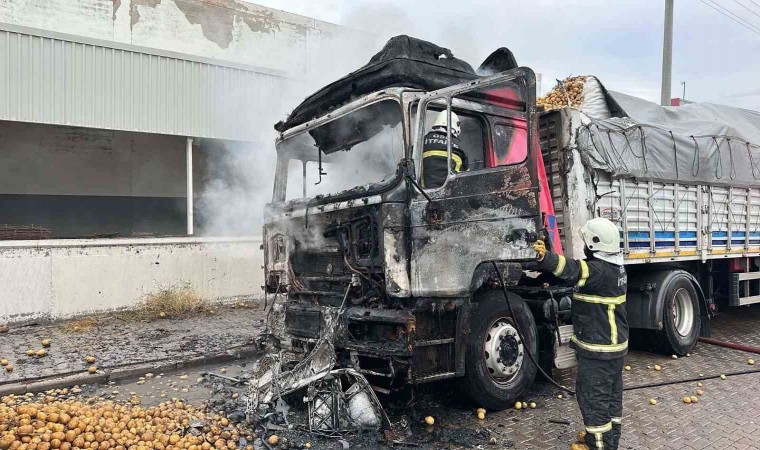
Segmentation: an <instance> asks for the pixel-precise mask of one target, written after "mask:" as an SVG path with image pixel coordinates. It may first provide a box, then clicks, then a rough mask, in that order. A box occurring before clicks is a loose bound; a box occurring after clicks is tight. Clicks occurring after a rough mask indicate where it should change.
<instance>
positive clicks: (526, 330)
mask: <svg viewBox="0 0 760 450" xmlns="http://www.w3.org/2000/svg"><path fill="white" fill-rule="evenodd" d="M509 299H510V302H511V304H512V310H513V311H514V313H515V317H512V316H511V315H510V313H509V308H508V307H507V304H506V302H505V299H504V295H503V293H502V292H501V291H489V292H487V293H485V294H483V295H482V296H481V297H480V298H479V299H478V302H477V306H476V307H475V308H474V311H473V313H472V318H471V321H470V333H469V335H468V338H467V339H468V340H467V349H466V353H465V377H464V379H463V380H462V389H463V391H464V393H465V395H467V396H468V397H469V398H470V399H471V400H472V401H473V402H475V404H476V405H478V406H481V407H484V408H487V409H491V410H502V409H506V408H508V407H510V406H512V405H513V402H514V401H515V400H516V399H518V398H520V397H521V396H523V395H524V394H525V393H526V392H527V391H528V389H530V387H531V386H532V385H533V381H534V380H535V378H536V366H535V365H534V364H533V363H532V362H531V360H530V357H529V356H528V355H526V354H525V352H526V351H530V352H531V354H532V355H533V356H534V358H537V357H538V332H537V330H536V322H535V320H534V319H533V314H532V313H531V312H530V309H528V306H527V305H526V304H525V302H524V301H523V300H522V299H521V298H520V297H519V296H517V295H515V294H512V293H509ZM517 327H519V329H520V332H521V333H522V335H523V337H524V338H525V340H526V341H527V342H522V340H521V339H520V337H519V336H518V334H517Z"/></svg>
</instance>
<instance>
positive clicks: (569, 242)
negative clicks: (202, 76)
mask: <svg viewBox="0 0 760 450" xmlns="http://www.w3.org/2000/svg"><path fill="white" fill-rule="evenodd" d="M600 92H601V94H600V95H601V96H602V98H604V101H605V104H606V109H605V113H604V114H602V117H598V118H596V117H591V116H590V115H589V114H587V113H584V112H583V111H582V110H581V109H578V108H561V109H558V110H553V111H541V108H538V107H537V104H536V84H535V75H534V73H533V71H532V70H531V69H529V68H525V67H518V66H517V63H516V61H515V59H514V57H513V56H512V54H511V52H509V50H507V49H505V48H502V49H499V50H497V51H495V52H494V53H493V54H492V55H491V56H490V57H489V58H488V59H486V61H484V63H483V64H482V65H481V66H480V67H479V68H478V69H477V70H473V68H472V67H471V66H470V65H469V64H467V63H466V62H464V61H461V60H459V59H457V58H455V57H454V56H453V54H451V52H450V51H449V50H447V49H445V48H442V47H438V46H436V45H434V44H431V43H428V42H425V41H420V40H417V39H414V38H411V37H408V36H398V37H396V38H393V39H391V40H390V41H389V42H388V44H386V46H385V47H384V48H383V50H382V51H381V52H379V53H378V54H377V55H375V56H374V57H373V58H372V59H371V60H370V62H369V63H368V64H367V65H366V66H364V67H362V68H361V69H359V70H357V71H356V72H353V73H352V74H350V75H348V76H346V77H344V78H343V79H340V80H338V81H336V82H334V83H332V84H330V85H328V86H326V87H325V88H323V89H321V90H320V91H318V92H316V93H315V94H313V95H312V96H310V97H308V98H307V99H306V100H304V102H303V103H302V104H301V105H299V106H298V107H297V108H296V109H295V110H294V111H293V113H292V114H290V115H289V116H288V119H287V120H286V121H284V122H280V123H278V124H276V125H275V128H276V129H277V131H278V132H279V137H278V138H277V141H276V147H277V157H278V159H277V167H276V176H275V184H274V193H273V198H272V202H271V203H270V204H268V205H267V207H266V211H265V224H264V230H263V233H264V234H263V235H264V244H263V249H264V257H265V290H266V292H267V295H268V296H273V297H274V298H275V300H276V304H275V305H274V306H273V312H272V313H271V314H270V330H271V331H272V332H273V333H274V334H276V335H277V336H278V338H279V339H280V342H281V344H282V345H283V346H284V347H285V348H287V349H289V350H290V351H291V352H292V353H293V354H295V355H301V356H304V355H308V354H309V353H310V352H311V351H312V350H313V349H314V348H315V347H316V346H317V345H318V344H319V343H324V339H325V336H329V339H330V341H331V345H332V346H334V350H335V354H336V357H337V361H336V364H338V365H340V366H343V367H350V368H352V369H354V370H356V371H358V372H359V373H361V374H363V375H364V376H365V377H366V378H367V379H368V380H369V381H370V383H371V384H372V386H373V387H374V388H375V389H376V390H377V391H378V392H390V391H393V390H397V389H401V388H403V387H405V386H408V385H419V384H422V383H429V382H434V381H439V380H444V379H450V378H458V379H459V380H458V382H459V384H460V385H461V388H462V389H463V391H464V392H465V393H466V394H467V395H469V396H470V397H471V398H472V399H473V400H474V401H475V402H476V403H478V404H480V405H482V406H484V407H487V408H491V409H503V408H505V407H507V406H509V405H511V404H512V403H513V401H514V399H516V398H518V397H520V396H521V395H522V394H524V393H525V392H526V391H527V390H528V389H529V388H530V387H531V385H532V383H533V381H534V379H535V377H536V373H537V365H536V364H534V363H533V361H534V360H535V361H536V363H537V364H538V365H539V366H543V367H544V368H545V369H547V370H548V369H551V368H552V367H558V368H566V367H570V366H572V365H573V363H574V354H573V351H572V350H570V349H569V348H568V346H567V344H568V342H569V340H570V337H571V336H572V324H571V323H570V322H569V318H570V311H571V308H572V302H573V289H572V287H566V286H555V285H547V283H545V281H546V280H545V279H543V278H542V277H541V276H539V274H538V273H536V272H533V271H531V270H530V267H531V263H533V262H535V260H536V254H535V252H534V251H533V250H532V243H533V242H535V241H536V240H538V239H544V240H545V241H546V242H547V243H548V246H549V247H550V248H551V249H552V250H553V251H555V252H558V253H563V254H565V255H566V256H568V257H575V258H581V257H582V255H583V244H582V241H581V240H580V237H579V236H578V234H577V233H578V230H579V229H580V227H581V226H582V224H583V223H584V222H585V221H586V220H587V219H589V218H592V217H606V218H608V219H610V220H613V221H614V222H615V223H616V224H617V225H618V227H619V229H620V232H621V237H622V242H623V244H622V245H623V247H622V249H621V250H622V251H623V253H624V255H625V264H626V268H627V270H628V271H629V274H630V275H629V285H628V286H629V289H628V294H627V302H626V303H625V305H626V309H627V314H628V318H629V321H630V324H631V327H633V328H635V330H634V331H635V332H637V333H634V337H635V338H636V339H637V340H639V341H641V342H642V345H647V346H653V347H657V348H658V349H660V350H661V351H665V352H669V353H670V352H672V353H674V354H679V355H682V354H686V353H687V352H689V351H691V349H692V348H693V347H694V345H695V344H696V342H697V339H698V337H699V336H700V335H706V334H709V321H710V318H711V317H712V316H713V315H714V314H716V313H717V310H718V305H719V304H721V303H723V304H725V305H726V306H740V305H745V304H749V303H753V302H756V301H760V271H758V260H757V259H756V258H757V257H758V256H760V204H759V203H760V187H753V184H754V182H753V181H754V179H755V178H754V176H755V174H756V173H757V175H758V176H760V170H755V163H754V156H755V155H756V152H757V146H756V145H755V144H753V143H752V142H760V138H759V139H758V140H752V139H754V136H753V135H752V133H756V132H758V127H757V123H760V122H758V121H757V119H758V116H757V114H756V113H751V112H744V111H741V110H736V109H733V108H719V109H721V113H723V114H724V116H725V118H735V119H737V122H736V124H737V128H736V129H733V128H732V129H731V130H717V131H715V130H713V131H710V132H708V131H709V130H708V131H704V130H703V129H699V130H698V128H699V126H697V125H695V124H697V123H698V122H699V117H694V114H696V113H695V112H691V113H690V114H691V116H690V114H686V115H685V116H683V117H680V116H679V115H678V114H676V113H675V112H673V111H671V110H668V111H665V112H662V114H663V115H664V116H663V117H661V116H658V114H660V112H659V111H662V110H661V108H659V107H656V108H659V109H653V105H651V104H648V103H647V102H642V101H638V100H636V99H632V98H629V97H626V96H622V95H616V94H613V93H609V92H607V91H606V90H605V89H604V88H603V86H601V91H600ZM442 112H444V113H445V114H447V117H449V118H450V117H451V116H450V115H451V114H452V113H455V114H456V115H457V116H458V117H459V118H460V120H461V134H460V136H459V138H460V140H461V146H462V148H463V149H464V150H465V151H466V152H467V156H468V160H469V161H470V164H469V168H468V170H466V171H461V172H454V171H452V172H451V173H449V175H448V178H447V179H446V182H445V183H444V184H443V186H441V187H437V188H433V189H425V188H423V187H422V184H421V180H420V173H421V159H422V146H423V137H424V136H425V134H426V133H427V132H428V131H430V129H431V126H432V123H433V121H434V120H435V117H436V116H437V115H438V114H440V113H442ZM716 114H717V113H716ZM741 117H743V119H741V120H740V119H739V118H741ZM742 120H743V122H742ZM753 121H754V123H753ZM708 122H709V121H708ZM449 123H451V122H450V121H449ZM674 124H675V125H677V126H673V127H671V128H667V127H668V126H669V125H674ZM702 125H704V124H702ZM690 127H692V128H690ZM684 130H686V131H685V132H684ZM689 130H692V131H689ZM448 133H449V135H448V142H449V145H448V148H447V157H448V159H449V161H451V154H452V151H451V148H450V146H451V144H450V143H451V135H450V133H451V131H450V130H449V131H448ZM710 133H712V134H710ZM751 140H752V142H750V141H751ZM710 142H714V144H717V147H716V146H715V145H712V144H710ZM757 156H758V157H760V154H757ZM669 158H670V159H669ZM718 170H720V172H718ZM718 174H720V175H721V177H720V178H716V177H717V175H718ZM621 345H627V343H621ZM297 359H298V358H296V360H297Z"/></svg>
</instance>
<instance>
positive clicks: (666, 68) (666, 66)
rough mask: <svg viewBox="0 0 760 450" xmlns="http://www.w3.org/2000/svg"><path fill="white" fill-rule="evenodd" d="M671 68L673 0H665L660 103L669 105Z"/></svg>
mask: <svg viewBox="0 0 760 450" xmlns="http://www.w3.org/2000/svg"><path fill="white" fill-rule="evenodd" d="M672 68H673V0H665V33H664V37H663V41H662V93H661V94H660V104H661V105H662V106H670V83H671V72H672Z"/></svg>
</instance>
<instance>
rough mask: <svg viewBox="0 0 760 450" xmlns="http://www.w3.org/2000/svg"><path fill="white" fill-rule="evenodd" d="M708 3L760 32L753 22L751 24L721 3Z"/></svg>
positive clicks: (712, 1)
mask: <svg viewBox="0 0 760 450" xmlns="http://www.w3.org/2000/svg"><path fill="white" fill-rule="evenodd" d="M708 1H709V2H710V3H712V4H714V5H715V6H717V7H718V8H720V9H722V10H723V11H725V12H727V13H728V14H730V15H731V16H732V17H734V18H735V19H737V20H739V21H740V22H742V23H744V24H745V25H748V26H750V27H752V28H753V29H754V30H755V31H760V28H758V27H757V26H756V25H755V24H753V23H752V22H750V21H749V20H747V19H745V18H743V17H741V16H739V15H738V14H736V13H735V12H733V11H731V10H730V9H728V8H726V7H725V6H723V5H721V4H720V3H718V1H717V0H708ZM734 1H736V0H734ZM737 3H738V2H737ZM739 4H740V5H741V3H739ZM742 6H743V5H742Z"/></svg>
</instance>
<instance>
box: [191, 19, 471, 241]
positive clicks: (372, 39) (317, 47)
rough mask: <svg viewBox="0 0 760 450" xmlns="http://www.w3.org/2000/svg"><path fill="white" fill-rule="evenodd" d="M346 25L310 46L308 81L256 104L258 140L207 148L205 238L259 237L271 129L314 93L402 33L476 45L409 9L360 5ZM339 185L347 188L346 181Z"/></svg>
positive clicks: (202, 209) (201, 207)
mask: <svg viewBox="0 0 760 450" xmlns="http://www.w3.org/2000/svg"><path fill="white" fill-rule="evenodd" d="M340 23H341V25H342V26H343V27H345V28H344V29H343V30H338V31H337V32H335V33H333V34H330V35H328V34H327V33H324V34H322V35H321V36H320V37H319V38H318V39H311V40H310V41H309V42H308V43H307V44H308V45H307V48H308V52H307V59H306V74H305V76H304V77H302V78H303V79H298V80H295V81H291V82H289V83H288V85H287V86H288V87H287V89H285V90H283V91H280V92H263V93H262V95H264V96H265V98H264V99H262V101H261V102H259V103H258V106H256V107H255V109H256V110H255V111H254V113H255V117H256V119H255V120H254V121H253V122H252V123H251V127H256V129H258V130H260V131H261V132H260V133H259V134H258V135H257V137H256V139H255V141H254V142H248V143H223V144H222V143H219V142H210V143H209V142H203V143H201V146H202V147H203V149H204V152H203V153H204V158H203V160H204V163H203V169H202V176H201V182H200V184H201V185H200V186H199V189H198V191H199V198H198V201H197V202H196V207H197V216H198V222H199V224H198V229H199V231H200V233H201V234H203V235H206V236H256V235H259V234H260V233H261V225H262V221H263V209H264V206H265V204H266V203H268V202H270V201H271V199H272V187H273V180H274V172H275V164H276V153H275V145H274V141H275V138H276V136H277V134H276V132H275V131H274V129H273V125H274V124H275V123H276V122H278V121H280V120H284V119H285V118H286V116H287V114H288V113H289V112H290V111H291V110H292V109H293V108H295V107H296V106H297V105H298V104H299V103H300V102H301V101H303V99H304V98H306V97H307V96H308V95H310V94H312V93H314V92H316V91H317V90H319V89H320V88H322V87H323V86H325V85H327V84H329V83H331V82H333V81H335V80H337V79H339V78H341V77H343V76H345V75H347V74H348V73H350V72H352V71H354V70H356V69H358V68H359V67H361V66H363V65H364V64H366V63H367V62H368V61H369V59H370V58H371V57H372V55H374V54H375V53H376V52H377V51H379V50H380V49H381V48H382V46H383V45H384V44H385V42H386V41H387V40H388V39H389V38H391V37H392V36H395V35H398V34H408V35H411V36H415V37H420V38H423V39H430V40H433V41H436V39H439V38H441V39H443V41H441V42H436V43H439V44H440V45H443V46H446V45H447V42H450V41H452V40H455V41H456V42H457V43H458V44H460V45H458V46H457V47H458V48H462V47H463V48H465V49H470V50H471V49H472V48H473V46H472V44H473V43H474V41H475V40H474V39H473V37H472V36H471V35H469V34H468V32H467V30H466V29H464V28H462V27H457V26H453V25H452V26H446V27H443V29H446V30H447V32H446V33H443V32H442V31H440V30H439V31H436V32H434V33H423V32H421V30H419V29H417V28H416V27H415V21H413V20H411V18H410V17H409V16H408V15H407V14H406V13H405V12H404V11H402V10H400V9H398V8H395V7H392V6H389V5H380V4H363V5H357V6H356V7H355V8H354V9H352V10H349V11H348V12H347V13H346V14H345V15H344V17H343V19H342V20H341V21H340ZM358 24H361V26H362V30H361V31H358V30H357V29H355V28H352V26H353V27H356V26H357V25H358ZM455 54H457V53H456V50H455ZM457 56H459V55H457ZM467 56H468V55H465V57H467ZM298 78H301V77H298ZM359 163H361V161H359ZM346 173H348V172H346ZM312 175H313V174H311V173H310V174H309V176H310V177H311V176H312ZM342 181H346V180H342ZM330 184H332V183H330ZM338 184H340V185H342V186H344V187H345V183H338ZM325 187H326V186H325Z"/></svg>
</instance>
